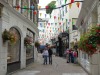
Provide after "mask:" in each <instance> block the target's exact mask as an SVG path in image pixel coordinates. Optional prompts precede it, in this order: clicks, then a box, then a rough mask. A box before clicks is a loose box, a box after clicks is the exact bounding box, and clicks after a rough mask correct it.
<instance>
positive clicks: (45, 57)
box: [43, 55, 48, 64]
mask: <svg viewBox="0 0 100 75" xmlns="http://www.w3.org/2000/svg"><path fill="white" fill-rule="evenodd" d="M47 58H48V56H47V55H44V63H43V64H47Z"/></svg>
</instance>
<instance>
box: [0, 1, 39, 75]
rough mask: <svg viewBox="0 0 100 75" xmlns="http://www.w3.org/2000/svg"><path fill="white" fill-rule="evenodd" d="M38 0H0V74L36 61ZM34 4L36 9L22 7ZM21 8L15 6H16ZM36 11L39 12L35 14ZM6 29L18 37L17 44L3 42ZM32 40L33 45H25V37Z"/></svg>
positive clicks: (4, 74) (2, 74)
mask: <svg viewBox="0 0 100 75" xmlns="http://www.w3.org/2000/svg"><path fill="white" fill-rule="evenodd" d="M38 2H39V1H38V0H0V75H6V74H8V73H11V72H13V71H16V70H18V69H22V68H25V67H26V65H28V64H30V63H32V62H34V61H36V59H37V49H36V47H35V46H34V43H35V41H37V40H38V39H37V38H38V33H39V31H38V28H37V27H38V26H37V22H38V19H37V18H38V14H37V13H38V10H37V4H38ZM32 5H33V6H34V9H35V10H31V9H21V8H25V7H26V8H30V7H31V6H32ZM16 6H17V7H18V6H20V7H19V8H14V7H16ZM34 11H36V12H37V13H35V14H34ZM5 30H8V31H11V32H13V33H14V34H15V35H16V37H15V38H17V41H16V43H15V44H11V43H10V42H9V41H7V42H5V43H4V42H3V38H2V34H3V32H4V31H5ZM27 36H28V37H30V38H31V40H32V44H31V47H26V46H25V45H24V42H25V41H24V39H25V37H27Z"/></svg>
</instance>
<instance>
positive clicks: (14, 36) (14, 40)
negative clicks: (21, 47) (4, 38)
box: [9, 31, 18, 44]
mask: <svg viewBox="0 0 100 75" xmlns="http://www.w3.org/2000/svg"><path fill="white" fill-rule="evenodd" d="M9 33H10V34H9V35H10V39H9V40H10V43H11V44H15V43H16V42H17V40H18V37H17V34H15V33H14V32H12V31H9Z"/></svg>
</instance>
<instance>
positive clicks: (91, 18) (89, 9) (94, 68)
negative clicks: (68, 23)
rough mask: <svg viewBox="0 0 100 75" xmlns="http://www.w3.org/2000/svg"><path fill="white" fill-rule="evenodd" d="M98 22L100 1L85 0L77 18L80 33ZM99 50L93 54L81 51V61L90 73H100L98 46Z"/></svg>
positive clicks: (97, 74)
mask: <svg viewBox="0 0 100 75" xmlns="http://www.w3.org/2000/svg"><path fill="white" fill-rule="evenodd" d="M97 24H100V1H99V0H92V1H90V0H84V3H83V5H82V9H81V11H80V15H79V18H78V20H77V25H78V27H79V31H80V34H83V33H87V31H88V30H89V29H90V28H91V26H93V25H97ZM97 50H98V51H97V52H96V53H94V54H93V55H92V56H89V55H88V54H86V53H85V52H82V51H79V63H80V64H81V65H82V67H83V68H84V69H85V70H86V71H87V72H88V73H89V75H100V60H99V59H100V52H99V51H100V48H97Z"/></svg>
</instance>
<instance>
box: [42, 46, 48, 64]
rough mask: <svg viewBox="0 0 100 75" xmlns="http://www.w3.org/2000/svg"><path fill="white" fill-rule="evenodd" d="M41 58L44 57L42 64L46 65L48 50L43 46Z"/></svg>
mask: <svg viewBox="0 0 100 75" xmlns="http://www.w3.org/2000/svg"><path fill="white" fill-rule="evenodd" d="M43 58H44V62H43V64H44V65H45V64H46V65H47V58H48V50H47V48H45V49H44V51H43Z"/></svg>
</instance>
